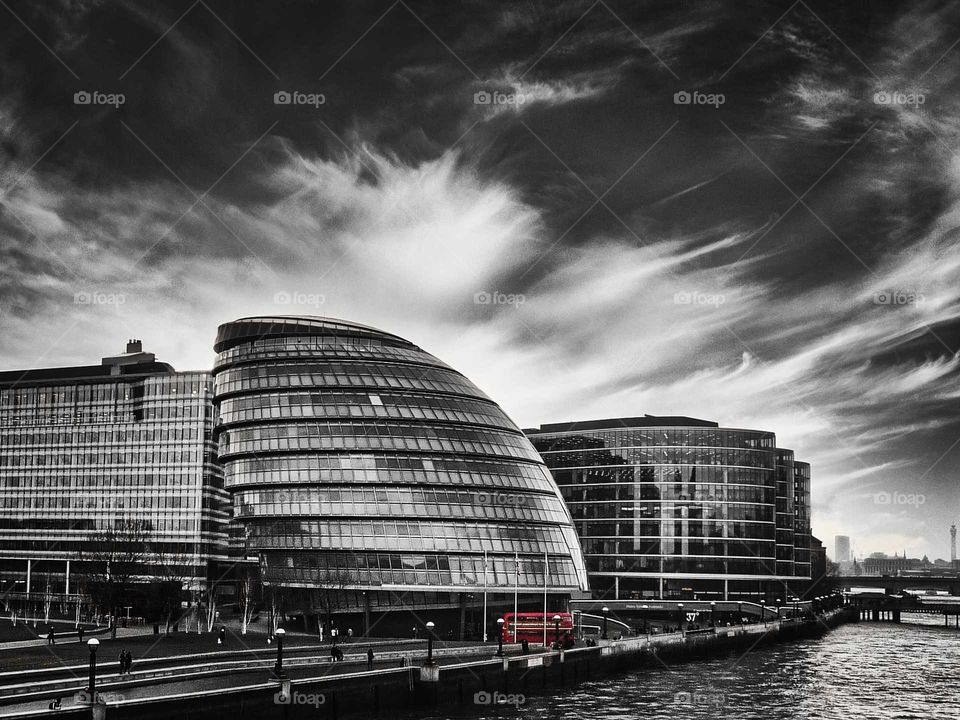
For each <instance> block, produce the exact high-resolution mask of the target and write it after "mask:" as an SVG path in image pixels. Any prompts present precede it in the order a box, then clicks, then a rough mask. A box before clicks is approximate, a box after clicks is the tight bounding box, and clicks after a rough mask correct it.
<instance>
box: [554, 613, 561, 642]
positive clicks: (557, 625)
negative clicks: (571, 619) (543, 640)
mask: <svg viewBox="0 0 960 720" xmlns="http://www.w3.org/2000/svg"><path fill="white" fill-rule="evenodd" d="M560 619H561V618H560V616H559V615H554V616H553V630H554V642H556V643H557V650H559V649H560Z"/></svg>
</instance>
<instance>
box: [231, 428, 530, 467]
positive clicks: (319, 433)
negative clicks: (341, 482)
mask: <svg viewBox="0 0 960 720" xmlns="http://www.w3.org/2000/svg"><path fill="white" fill-rule="evenodd" d="M310 450H347V451H351V450H354V451H355V450H372V451H377V450H400V451H415V452H416V451H419V452H438V453H455V454H463V453H465V454H474V455H494V456H502V457H511V458H518V459H523V460H529V461H533V462H537V461H538V460H539V457H538V456H537V453H536V452H535V451H534V450H533V448H531V447H530V445H529V443H527V442H526V440H525V439H524V438H523V436H521V435H511V434H508V433H505V432H496V431H491V430H484V429H479V428H461V427H442V426H417V425H398V424H387V423H382V424H369V425H359V424H347V423H316V424H315V425H281V426H275V427H270V426H260V427H249V428H237V429H234V430H228V431H226V432H224V433H223V434H222V435H221V437H220V456H221V458H222V457H224V456H228V455H232V454H238V453H263V452H270V451H273V452H280V451H284V452H291V451H310Z"/></svg>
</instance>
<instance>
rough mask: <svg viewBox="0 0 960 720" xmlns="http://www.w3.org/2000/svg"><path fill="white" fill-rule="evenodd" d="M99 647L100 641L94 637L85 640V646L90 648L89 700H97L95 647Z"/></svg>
mask: <svg viewBox="0 0 960 720" xmlns="http://www.w3.org/2000/svg"><path fill="white" fill-rule="evenodd" d="M98 647H100V641H99V640H97V639H96V638H90V639H89V640H87V648H89V650H90V683H89V687H88V688H87V692H88V693H89V694H90V702H92V703H96V702H97V648H98Z"/></svg>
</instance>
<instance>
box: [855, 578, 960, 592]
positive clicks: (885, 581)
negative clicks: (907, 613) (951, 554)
mask: <svg viewBox="0 0 960 720" xmlns="http://www.w3.org/2000/svg"><path fill="white" fill-rule="evenodd" d="M837 580H838V581H839V584H840V587H842V588H844V589H846V590H849V589H850V588H883V589H884V590H886V591H887V592H888V593H901V592H903V591H904V590H946V591H947V592H948V593H950V594H951V595H957V596H960V577H957V576H956V575H931V576H917V575H915V576H911V575H840V576H839V577H837Z"/></svg>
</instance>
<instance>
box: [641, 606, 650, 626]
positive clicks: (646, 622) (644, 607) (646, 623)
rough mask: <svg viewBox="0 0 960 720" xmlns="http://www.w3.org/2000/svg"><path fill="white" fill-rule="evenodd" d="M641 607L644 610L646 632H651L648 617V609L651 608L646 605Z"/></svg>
mask: <svg viewBox="0 0 960 720" xmlns="http://www.w3.org/2000/svg"><path fill="white" fill-rule="evenodd" d="M640 609H641V610H643V631H644V632H645V633H647V632H650V625H649V620H648V619H647V610H649V609H650V606H649V605H644V606H642V607H641V608H640Z"/></svg>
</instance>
